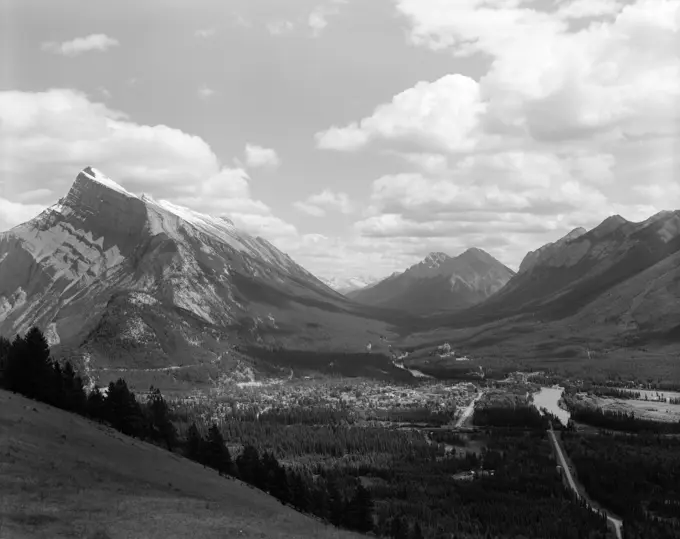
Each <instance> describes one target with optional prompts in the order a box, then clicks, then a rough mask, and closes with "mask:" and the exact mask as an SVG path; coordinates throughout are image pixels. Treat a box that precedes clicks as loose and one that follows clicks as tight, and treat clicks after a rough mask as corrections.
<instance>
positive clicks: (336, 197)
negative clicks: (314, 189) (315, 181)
mask: <svg viewBox="0 0 680 539" xmlns="http://www.w3.org/2000/svg"><path fill="white" fill-rule="evenodd" d="M294 206H295V208H297V209H298V210H300V211H301V212H304V213H307V214H309V215H312V216H314V217H324V216H325V215H326V212H327V211H337V212H340V213H343V214H350V213H352V212H353V211H354V206H353V204H352V202H351V201H350V198H349V196H348V195H347V194H346V193H338V192H335V191H332V190H330V189H324V190H323V191H322V192H321V193H318V194H316V195H311V196H309V197H307V199H306V200H302V201H298V202H296V203H295V204H294Z"/></svg>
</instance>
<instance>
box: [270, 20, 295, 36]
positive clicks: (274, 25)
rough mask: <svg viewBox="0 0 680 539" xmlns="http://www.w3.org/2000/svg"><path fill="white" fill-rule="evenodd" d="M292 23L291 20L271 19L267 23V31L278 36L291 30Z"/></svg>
mask: <svg viewBox="0 0 680 539" xmlns="http://www.w3.org/2000/svg"><path fill="white" fill-rule="evenodd" d="M293 28H294V25H293V23H292V22H291V21H285V20H284V21H272V22H269V23H267V31H268V32H269V33H270V34H271V35H273V36H280V35H283V34H286V33H288V32H291V31H292V30H293Z"/></svg>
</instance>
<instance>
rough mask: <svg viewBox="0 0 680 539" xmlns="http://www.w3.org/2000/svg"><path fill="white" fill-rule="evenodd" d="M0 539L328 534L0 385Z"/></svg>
mask: <svg viewBox="0 0 680 539" xmlns="http://www.w3.org/2000/svg"><path fill="white" fill-rule="evenodd" d="M0 409H1V410H2V413H0V539H10V538H11V539H25V538H31V539H33V538H45V539H52V538H56V537H82V538H85V539H107V538H108V539H117V538H130V537H135V538H137V537H144V538H148V539H153V538H186V537H192V538H193V537H196V538H199V537H200V538H201V539H203V538H212V537H215V538H217V537H219V538H226V537H229V538H231V537H244V538H247V537H257V538H281V539H283V538H306V537H309V538H312V537H314V538H317V537H318V538H334V539H345V538H347V539H350V538H358V537H360V536H359V535H357V534H354V533H350V532H346V531H341V530H337V529H335V528H331V527H329V526H326V525H324V524H322V523H320V522H318V521H316V520H314V519H312V518H309V517H307V516H304V515H302V514H300V513H297V512H295V511H293V510H292V509H290V508H288V507H285V506H283V505H281V504H280V503H279V502H278V501H276V500H275V499H274V498H272V497H270V496H268V495H266V494H264V493H262V492H260V491H258V490H255V489H253V488H251V487H249V486H247V485H245V484H243V483H241V482H239V481H236V480H233V479H225V478H221V477H219V476H218V474H217V472H214V471H212V470H208V469H205V468H203V466H201V465H199V464H195V463H193V462H191V461H189V460H186V459H183V458H181V457H179V456H176V455H173V454H171V453H168V452H167V451H165V450H163V449H160V448H158V447H155V446H152V445H149V444H146V443H143V442H140V441H138V440H135V439H132V438H128V437H126V436H123V435H122V434H120V433H118V432H116V431H114V430H112V429H110V428H108V427H104V426H102V425H99V424H96V423H92V422H90V421H88V420H86V419H83V418H82V417H79V416H76V415H73V414H69V413H67V412H63V411H61V410H58V409H56V408H52V407H50V406H47V405H45V404H42V403H38V402H34V401H32V400H29V399H26V398H24V397H21V396H19V395H16V394H12V393H9V392H6V391H0Z"/></svg>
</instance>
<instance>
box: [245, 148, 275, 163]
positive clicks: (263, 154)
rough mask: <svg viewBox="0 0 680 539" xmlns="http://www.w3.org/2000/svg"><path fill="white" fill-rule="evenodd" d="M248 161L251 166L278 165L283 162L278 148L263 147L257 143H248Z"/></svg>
mask: <svg viewBox="0 0 680 539" xmlns="http://www.w3.org/2000/svg"><path fill="white" fill-rule="evenodd" d="M246 163H247V164H248V166H249V167H252V168H259V167H277V166H279V165H280V164H281V159H280V158H279V156H278V154H277V153H276V150H274V149H272V148H263V147H262V146H258V145H257V144H247V145H246Z"/></svg>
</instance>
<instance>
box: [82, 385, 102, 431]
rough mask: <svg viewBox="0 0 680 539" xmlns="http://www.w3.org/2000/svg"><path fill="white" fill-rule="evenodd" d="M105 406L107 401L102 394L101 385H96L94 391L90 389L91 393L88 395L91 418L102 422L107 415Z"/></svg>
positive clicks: (87, 408) (88, 408)
mask: <svg viewBox="0 0 680 539" xmlns="http://www.w3.org/2000/svg"><path fill="white" fill-rule="evenodd" d="M105 406H106V403H105V398H104V395H103V394H102V392H101V389H99V386H97V385H95V386H94V388H93V389H92V391H90V394H89V395H88V396H87V403H86V410H87V415H88V416H89V417H90V418H91V419H96V420H98V421H100V422H101V421H102V419H104V416H105V413H104V408H105Z"/></svg>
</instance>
